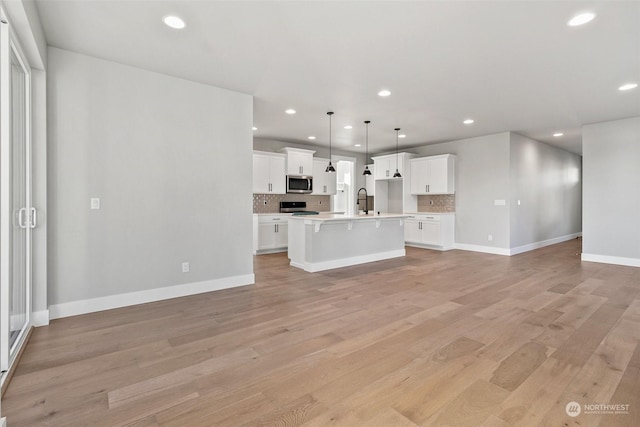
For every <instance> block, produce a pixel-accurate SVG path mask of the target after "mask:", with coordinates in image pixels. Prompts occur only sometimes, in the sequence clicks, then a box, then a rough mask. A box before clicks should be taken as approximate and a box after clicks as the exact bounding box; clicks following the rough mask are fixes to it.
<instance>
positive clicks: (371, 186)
mask: <svg viewBox="0 0 640 427" xmlns="http://www.w3.org/2000/svg"><path fill="white" fill-rule="evenodd" d="M368 166H369V170H370V171H371V175H365V176H364V182H365V185H364V187H365V188H366V189H367V195H368V196H375V195H376V167H375V165H368Z"/></svg>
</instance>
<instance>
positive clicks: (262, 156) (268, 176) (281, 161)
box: [253, 151, 287, 194]
mask: <svg viewBox="0 0 640 427" xmlns="http://www.w3.org/2000/svg"><path fill="white" fill-rule="evenodd" d="M285 175H286V174H285V156H284V155H283V154H278V153H267V152H262V151H254V152H253V192H254V193H258V194H285V193H286V190H287V188H286V176H285Z"/></svg>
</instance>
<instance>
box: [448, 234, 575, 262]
mask: <svg viewBox="0 0 640 427" xmlns="http://www.w3.org/2000/svg"><path fill="white" fill-rule="evenodd" d="M580 236H582V232H580V233H574V234H567V235H566V236H560V237H554V238H553V239H548V240H542V241H540V242H535V243H530V244H528V245H523V246H517V247H515V248H510V249H505V248H496V247H493V246H480V245H469V244H467V243H455V244H454V247H455V249H460V250H463V251H472V252H484V253H487V254H494V255H505V256H512V255H518V254H521V253H523V252H528V251H533V250H535V249H540V248H544V247H545V246H549V245H555V244H556V243H562V242H566V241H568V240H572V239H575V238H577V237H580ZM583 260H584V259H583Z"/></svg>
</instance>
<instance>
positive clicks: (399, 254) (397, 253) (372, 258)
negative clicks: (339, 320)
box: [289, 249, 406, 273]
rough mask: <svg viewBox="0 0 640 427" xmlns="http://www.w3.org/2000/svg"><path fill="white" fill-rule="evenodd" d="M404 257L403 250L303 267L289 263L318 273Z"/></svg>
mask: <svg viewBox="0 0 640 427" xmlns="http://www.w3.org/2000/svg"><path fill="white" fill-rule="evenodd" d="M405 255H406V251H405V250H404V249H397V250H393V251H387V252H377V253H375V254H368V255H358V256H354V257H349V258H340V259H333V260H329V261H321V262H306V261H305V263H304V265H303V266H300V265H299V264H298V263H294V262H290V263H289V264H290V265H291V266H292V267H298V268H302V269H303V270H304V271H308V272H310V273H316V272H318V271H324V270H331V269H333V268H341V267H348V266H350V265H357V264H364V263H367V262H374V261H381V260H383V259H390V258H398V257H403V256H405Z"/></svg>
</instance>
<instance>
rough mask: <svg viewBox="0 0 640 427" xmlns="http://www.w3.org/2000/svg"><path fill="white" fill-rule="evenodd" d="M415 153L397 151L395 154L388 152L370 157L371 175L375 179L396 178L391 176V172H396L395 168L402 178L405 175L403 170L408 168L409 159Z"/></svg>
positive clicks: (405, 170)
mask: <svg viewBox="0 0 640 427" xmlns="http://www.w3.org/2000/svg"><path fill="white" fill-rule="evenodd" d="M413 156H415V154H411V153H398V154H397V155H396V154H388V155H385V156H376V157H372V158H371V159H373V164H374V166H375V167H374V171H373V176H374V177H375V179H376V180H383V179H398V178H393V174H394V173H395V172H396V168H397V169H398V172H400V175H402V177H403V178H408V177H405V172H407V171H408V169H409V159H411V158H412V157H413Z"/></svg>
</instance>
